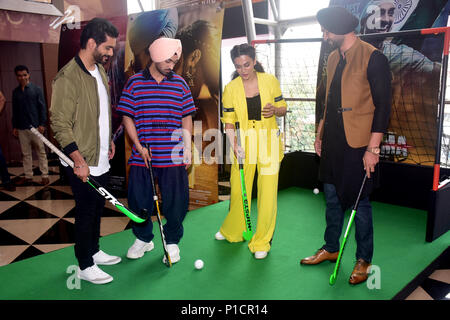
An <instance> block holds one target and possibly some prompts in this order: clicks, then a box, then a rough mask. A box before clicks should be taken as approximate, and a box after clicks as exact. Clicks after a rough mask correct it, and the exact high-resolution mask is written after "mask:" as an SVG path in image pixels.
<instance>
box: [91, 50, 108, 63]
mask: <svg viewBox="0 0 450 320" xmlns="http://www.w3.org/2000/svg"><path fill="white" fill-rule="evenodd" d="M109 58H110V56H109V55H106V54H101V52H100V51H98V50H97V49H95V51H94V60H95V62H96V63H100V64H106V63H108V61H109Z"/></svg>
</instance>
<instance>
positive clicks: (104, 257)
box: [92, 250, 122, 265]
mask: <svg viewBox="0 0 450 320" xmlns="http://www.w3.org/2000/svg"><path fill="white" fill-rule="evenodd" d="M92 258H93V259H94V263H95V264H96V265H112V264H117V263H119V262H120V261H122V259H121V258H120V257H116V256H110V255H109V254H107V253H104V252H103V251H102V250H100V251H99V252H97V253H96V254H94V255H93V256H92Z"/></svg>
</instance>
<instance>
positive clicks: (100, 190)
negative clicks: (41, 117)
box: [30, 128, 147, 223]
mask: <svg viewBox="0 0 450 320" xmlns="http://www.w3.org/2000/svg"><path fill="white" fill-rule="evenodd" d="M30 130H31V132H32V133H34V134H35V135H36V136H37V137H38V138H39V139H40V140H41V141H42V142H43V143H45V144H46V145H47V147H49V148H50V149H51V150H52V151H53V152H55V153H56V154H57V155H58V156H59V157H60V158H61V159H62V160H63V161H64V162H65V163H67V164H68V165H69V166H70V167H72V168H73V166H74V163H73V161H72V160H71V159H70V158H69V157H67V156H66V155H65V154H64V153H63V152H62V151H61V150H59V149H58V148H57V147H55V145H54V144H53V143H51V142H50V141H48V140H47V138H46V137H44V136H43V135H42V134H41V133H40V132H39V131H38V130H36V128H30ZM87 183H88V184H89V185H90V186H91V187H92V188H94V189H95V191H97V192H98V193H99V194H100V195H101V196H102V197H103V198H105V199H106V200H108V201H109V202H110V203H111V204H112V205H113V206H115V207H116V208H117V209H118V210H119V211H120V212H122V213H123V214H125V215H126V216H127V217H128V218H130V219H131V220H133V221H134V222H137V223H142V222H144V221H145V220H147V216H142V215H138V214H136V213H134V212H133V211H131V210H130V209H128V208H127V207H125V206H124V205H123V204H122V203H121V202H120V201H119V200H117V199H116V198H115V197H114V196H113V195H112V194H111V193H109V191H108V190H106V189H105V188H104V187H103V186H101V185H100V184H99V183H98V182H97V181H95V179H94V178H92V176H89V177H88V179H87Z"/></svg>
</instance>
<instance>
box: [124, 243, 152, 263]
mask: <svg viewBox="0 0 450 320" xmlns="http://www.w3.org/2000/svg"><path fill="white" fill-rule="evenodd" d="M154 247H155V244H154V243H153V241H150V242H144V241H141V240H139V239H136V241H135V242H134V243H133V245H132V246H131V247H130V249H128V252H127V258H128V259H139V258H142V256H143V255H144V253H146V252H148V251H152V250H153V248H154Z"/></svg>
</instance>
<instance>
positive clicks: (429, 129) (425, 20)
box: [316, 0, 450, 165]
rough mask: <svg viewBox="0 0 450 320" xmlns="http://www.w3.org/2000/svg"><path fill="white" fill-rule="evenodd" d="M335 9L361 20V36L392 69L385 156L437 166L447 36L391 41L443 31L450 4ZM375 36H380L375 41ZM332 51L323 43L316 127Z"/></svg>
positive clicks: (381, 2) (360, 2) (346, 1)
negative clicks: (432, 30)
mask: <svg viewBox="0 0 450 320" xmlns="http://www.w3.org/2000/svg"><path fill="white" fill-rule="evenodd" d="M332 5H333V6H342V7H345V8H347V9H348V10H349V11H350V12H351V13H353V14H354V15H355V16H356V17H358V18H359V21H360V23H359V26H358V28H357V33H358V34H360V35H361V36H362V39H363V40H365V41H367V42H369V43H371V44H372V45H374V46H375V47H377V48H378V49H379V50H380V51H382V52H383V53H384V54H385V55H386V57H387V58H388V61H389V64H390V67H391V71H392V111H391V117H390V124H389V129H388V133H387V134H386V135H385V137H384V142H383V144H382V150H381V151H382V157H383V158H384V159H389V160H392V161H402V162H405V163H413V164H420V165H433V163H434V159H435V145H436V137H437V121H436V117H437V109H438V94H439V80H440V72H441V66H442V52H443V44H444V42H443V36H433V35H432V36H422V35H414V36H411V35H408V36H406V35H405V36H403V35H399V34H397V35H395V36H390V33H392V32H398V31H406V30H416V29H425V28H432V27H433V28H434V27H444V26H446V25H447V18H448V14H449V9H450V4H449V3H447V1H446V0H436V1H426V0H331V1H330V6H332ZM373 34H378V35H377V36H375V37H374V36H370V35H373ZM364 35H368V36H367V37H364ZM330 52H331V49H330V48H328V45H327V44H326V43H324V44H323V45H322V49H321V58H320V63H319V71H318V85H317V105H316V120H317V122H318V120H319V119H320V118H321V117H322V114H323V108H324V101H325V83H326V61H327V59H328V55H329V54H330Z"/></svg>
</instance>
